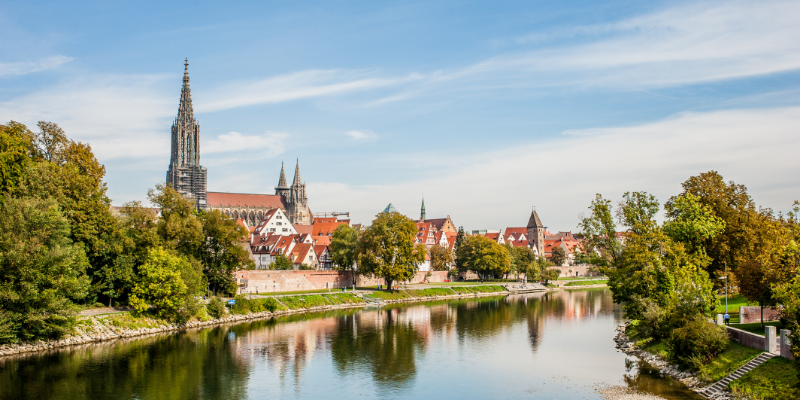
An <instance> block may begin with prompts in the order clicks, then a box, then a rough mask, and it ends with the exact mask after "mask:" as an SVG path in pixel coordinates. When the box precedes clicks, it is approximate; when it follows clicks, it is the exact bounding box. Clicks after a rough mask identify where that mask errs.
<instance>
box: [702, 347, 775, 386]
mask: <svg viewBox="0 0 800 400" xmlns="http://www.w3.org/2000/svg"><path fill="white" fill-rule="evenodd" d="M759 354H761V350H756V349H752V348H750V347H746V346H742V345H740V344H737V343H733V342H731V343H728V348H727V349H725V351H723V352H722V353H720V354H719V355H718V356H717V357H716V358H715V359H714V360H713V361H711V362H710V363H709V364H707V365H705V366H703V368H701V369H700V373H699V374H698V377H699V378H700V379H702V380H704V381H706V382H716V381H718V380H720V379H722V378H724V377H726V376H728V374H730V373H731V372H733V371H736V369H737V368H739V367H741V366H742V365H744V364H746V363H747V362H748V361H750V360H752V359H754V358H756V357H757V356H758V355H759Z"/></svg>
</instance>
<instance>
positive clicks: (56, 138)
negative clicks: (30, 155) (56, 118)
mask: <svg viewBox="0 0 800 400" xmlns="http://www.w3.org/2000/svg"><path fill="white" fill-rule="evenodd" d="M36 125H38V126H39V132H37V133H35V134H34V136H33V144H34V146H35V147H36V148H37V150H38V154H39V155H40V156H41V157H42V159H44V160H45V161H49V162H51V163H54V164H56V165H61V164H63V163H64V152H65V150H66V148H67V146H69V143H70V140H69V138H67V135H66V133H64V130H62V129H61V128H60V127H59V126H58V124H55V123H53V122H45V121H39V122H38V123H37V124H36Z"/></svg>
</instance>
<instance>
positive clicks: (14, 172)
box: [0, 121, 33, 194]
mask: <svg viewBox="0 0 800 400" xmlns="http://www.w3.org/2000/svg"><path fill="white" fill-rule="evenodd" d="M32 135H33V134H32V133H30V131H29V130H28V128H27V127H25V125H22V124H20V123H18V122H14V121H11V122H9V123H8V125H0V194H2V193H7V192H13V191H14V190H15V189H16V188H17V187H18V186H19V184H20V181H21V180H22V178H23V176H24V174H25V170H26V169H27V167H28V166H29V164H30V163H31V159H30V157H29V151H30V150H29V149H30V138H31V137H32Z"/></svg>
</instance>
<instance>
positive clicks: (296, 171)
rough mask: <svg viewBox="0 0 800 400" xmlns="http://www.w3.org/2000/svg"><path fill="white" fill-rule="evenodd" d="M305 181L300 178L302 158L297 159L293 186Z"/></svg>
mask: <svg viewBox="0 0 800 400" xmlns="http://www.w3.org/2000/svg"><path fill="white" fill-rule="evenodd" d="M302 183H303V179H302V178H300V159H299V158H298V159H297V165H296V166H295V167H294V180H292V186H294V185H299V184H302Z"/></svg>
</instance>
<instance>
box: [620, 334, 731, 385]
mask: <svg viewBox="0 0 800 400" xmlns="http://www.w3.org/2000/svg"><path fill="white" fill-rule="evenodd" d="M627 327H628V323H627V322H625V323H622V324H620V325H619V326H617V334H616V336H614V342H616V343H617V346H616V347H617V348H618V349H619V350H620V351H622V352H623V353H625V354H627V355H629V356H634V357H637V358H639V359H640V360H642V361H644V362H646V363H648V364H650V365H652V366H653V367H654V368H656V369H658V370H659V371H660V372H661V373H662V374H665V375H668V376H670V377H672V378H673V379H675V380H677V381H679V382H680V383H683V384H684V385H686V386H687V387H688V388H689V389H691V390H692V391H693V392H695V393H697V394H699V395H701V396H703V397H706V395H705V394H704V393H703V390H705V389H706V388H707V387H708V385H707V384H706V383H705V382H703V381H701V380H700V379H699V378H697V376H696V375H695V374H693V373H692V372H690V371H681V370H680V369H679V368H678V366H677V365H672V364H670V363H669V361H667V360H664V359H663V358H661V357H659V356H657V355H655V354H652V353H648V352H646V351H644V350H642V349H640V348H638V347H637V346H636V344H635V343H634V342H633V341H632V340H630V338H629V337H628V335H627V334H626V333H625V331H626V329H627ZM712 384H713V383H712ZM706 398H707V397H706ZM714 399H715V400H731V399H733V397H731V395H730V393H721V394H719V395H716V396H714Z"/></svg>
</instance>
